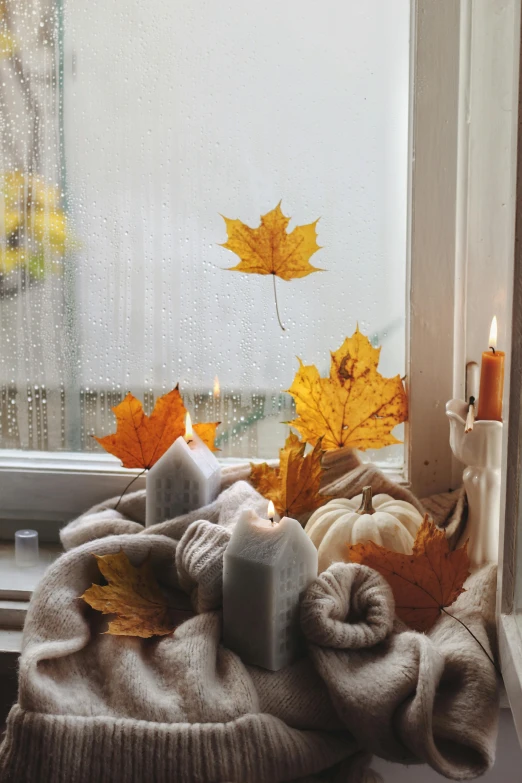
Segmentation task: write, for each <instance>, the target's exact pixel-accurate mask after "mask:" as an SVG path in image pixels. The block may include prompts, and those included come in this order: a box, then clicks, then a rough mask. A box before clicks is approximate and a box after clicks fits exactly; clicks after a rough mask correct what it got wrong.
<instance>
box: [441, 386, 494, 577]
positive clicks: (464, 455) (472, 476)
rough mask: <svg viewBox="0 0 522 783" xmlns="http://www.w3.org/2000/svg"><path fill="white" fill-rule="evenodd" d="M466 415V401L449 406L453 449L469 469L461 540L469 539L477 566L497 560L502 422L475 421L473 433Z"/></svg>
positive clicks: (474, 563) (472, 555) (465, 484)
mask: <svg viewBox="0 0 522 783" xmlns="http://www.w3.org/2000/svg"><path fill="white" fill-rule="evenodd" d="M467 412H468V404H467V403H466V402H464V401H463V400H450V401H449V402H448V403H447V404H446V415H447V417H448V419H449V422H450V446H451V450H452V451H453V453H454V454H455V456H456V457H457V459H459V460H460V461H461V462H463V463H464V464H465V465H466V466H467V467H466V469H465V470H464V473H463V477H462V478H463V483H464V488H465V490H466V495H467V498H468V521H467V524H466V528H465V530H464V532H463V534H462V537H461V541H465V540H466V539H469V544H468V553H469V557H470V560H471V564H472V566H475V567H476V566H480V565H482V564H483V563H486V562H495V563H496V562H497V561H498V537H499V517H500V465H501V455H502V422H500V421H475V423H474V426H473V429H472V430H471V432H465V423H466V415H467Z"/></svg>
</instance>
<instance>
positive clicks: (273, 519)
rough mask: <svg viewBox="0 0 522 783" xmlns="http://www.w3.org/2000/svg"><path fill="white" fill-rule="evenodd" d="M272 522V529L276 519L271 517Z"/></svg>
mask: <svg viewBox="0 0 522 783" xmlns="http://www.w3.org/2000/svg"><path fill="white" fill-rule="evenodd" d="M270 522H271V523H272V527H273V525H274V517H270Z"/></svg>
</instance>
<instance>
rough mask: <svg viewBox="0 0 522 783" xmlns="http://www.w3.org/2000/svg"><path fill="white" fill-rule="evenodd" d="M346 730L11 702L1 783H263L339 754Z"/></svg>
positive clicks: (320, 766)
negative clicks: (172, 719) (79, 711)
mask: <svg viewBox="0 0 522 783" xmlns="http://www.w3.org/2000/svg"><path fill="white" fill-rule="evenodd" d="M354 751H355V743H354V742H350V741H347V739H346V736H344V737H342V736H340V735H338V736H335V735H331V734H327V733H326V732H324V733H319V732H313V733H312V732H300V731H296V730H294V729H291V728H289V727H288V726H286V725H285V724H284V723H283V722H282V721H279V720H277V719H276V718H274V717H273V716H271V715H265V714H259V715H245V716H243V717H241V718H238V719H237V720H234V721H230V722H229V723H208V724H206V723H192V724H190V723H174V724H173V723H153V722H150V721H143V720H130V719H124V718H122V719H117V718H111V717H103V716H97V717H93V718H86V717H78V716H72V715H49V714H42V713H34V712H26V711H24V710H22V709H21V708H20V707H19V706H18V705H15V706H14V707H13V708H12V710H11V713H10V715H9V718H8V723H7V736H6V739H5V745H4V748H3V753H2V755H1V757H0V780H2V783H93V782H94V781H96V783H114V781H124V783H149V781H150V783H174V782H175V783H218V782H220V783H223V781H226V780H227V781H234V783H243V782H244V783H265V781H285V780H295V779H296V778H300V777H303V776H305V775H309V774H314V773H316V772H320V771H321V770H324V769H325V768H328V767H331V766H333V765H335V764H337V763H338V762H340V761H342V760H343V759H346V758H347V757H348V756H350V755H351V754H352V753H354Z"/></svg>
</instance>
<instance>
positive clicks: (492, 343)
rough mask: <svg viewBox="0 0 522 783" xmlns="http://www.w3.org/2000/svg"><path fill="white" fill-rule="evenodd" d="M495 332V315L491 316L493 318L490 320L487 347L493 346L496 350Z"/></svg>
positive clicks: (496, 330) (496, 328) (496, 332)
mask: <svg viewBox="0 0 522 783" xmlns="http://www.w3.org/2000/svg"><path fill="white" fill-rule="evenodd" d="M497 334H498V326H497V316H496V315H494V316H493V320H492V321H491V329H490V330H489V343H488V345H489V347H490V348H493V351H496V350H497Z"/></svg>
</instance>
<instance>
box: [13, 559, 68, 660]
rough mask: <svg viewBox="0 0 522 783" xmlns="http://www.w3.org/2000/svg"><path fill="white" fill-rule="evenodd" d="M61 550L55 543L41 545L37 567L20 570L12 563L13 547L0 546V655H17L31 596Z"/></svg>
mask: <svg viewBox="0 0 522 783" xmlns="http://www.w3.org/2000/svg"><path fill="white" fill-rule="evenodd" d="M61 551H62V549H61V547H60V546H59V545H58V544H42V545H41V546H40V562H39V563H38V565H36V566H32V567H30V568H21V567H19V566H17V565H16V562H15V554H14V544H12V543H0V654H2V653H15V654H18V653H19V652H20V650H21V643H22V628H23V625H24V622H25V618H26V615H27V609H28V607H29V601H30V598H31V595H32V594H33V592H34V590H35V589H36V587H37V585H38V583H39V582H40V580H41V579H42V577H43V575H44V573H45V571H46V570H47V568H48V567H49V566H50V565H51V563H53V562H54V561H55V560H56V558H57V557H58V556H59V555H60V553H61Z"/></svg>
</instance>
